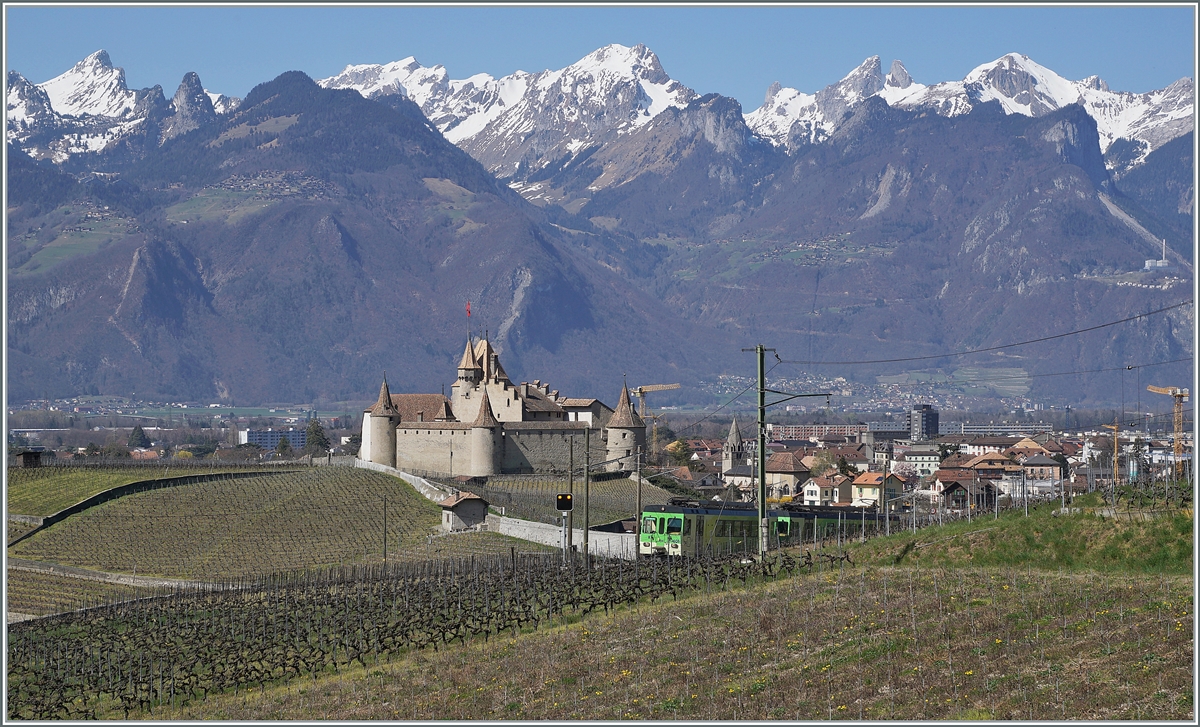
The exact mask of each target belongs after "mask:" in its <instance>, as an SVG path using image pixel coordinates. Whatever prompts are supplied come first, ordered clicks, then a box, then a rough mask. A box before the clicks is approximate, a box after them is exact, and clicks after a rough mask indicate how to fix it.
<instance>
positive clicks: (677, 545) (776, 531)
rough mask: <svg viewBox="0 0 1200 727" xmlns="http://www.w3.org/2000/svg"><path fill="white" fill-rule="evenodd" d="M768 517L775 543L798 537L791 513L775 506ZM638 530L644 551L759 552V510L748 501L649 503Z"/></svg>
mask: <svg viewBox="0 0 1200 727" xmlns="http://www.w3.org/2000/svg"><path fill="white" fill-rule="evenodd" d="M767 521H768V531H767V532H768V536H767V537H769V538H770V545H771V547H779V546H780V545H789V544H790V543H791V541H792V540H793V538H794V535H793V532H792V527H791V516H790V515H789V514H788V513H785V512H781V511H778V510H771V511H768V513H767ZM638 530H639V532H638V552H639V553H640V554H642V555H671V556H697V555H702V554H706V553H742V552H746V553H757V552H758V537H759V529H758V511H757V510H756V509H752V508H747V507H746V505H745V504H744V503H733V504H726V505H725V506H724V507H722V506H721V505H720V504H716V503H714V504H711V505H710V504H699V503H689V504H687V505H648V506H646V507H645V508H643V510H642V518H641V524H640V526H639V528H638Z"/></svg>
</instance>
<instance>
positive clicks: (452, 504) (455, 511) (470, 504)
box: [438, 490, 488, 532]
mask: <svg viewBox="0 0 1200 727" xmlns="http://www.w3.org/2000/svg"><path fill="white" fill-rule="evenodd" d="M438 504H439V505H441V506H442V529H443V530H445V531H447V532H452V531H455V530H469V529H471V528H473V527H475V526H477V525H480V524H482V523H484V522H486V521H487V511H488V502H487V500H485V499H483V498H482V497H480V496H479V495H476V494H475V493H473V492H467V491H465V490H463V491H461V492H459V493H458V494H457V495H451V496H450V497H447V498H446V499H445V500H442V501H441V502H439V503H438Z"/></svg>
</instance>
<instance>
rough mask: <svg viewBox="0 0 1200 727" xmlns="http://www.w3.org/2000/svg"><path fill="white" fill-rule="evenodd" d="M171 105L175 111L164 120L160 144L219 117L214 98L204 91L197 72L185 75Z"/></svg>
mask: <svg viewBox="0 0 1200 727" xmlns="http://www.w3.org/2000/svg"><path fill="white" fill-rule="evenodd" d="M171 106H172V108H173V109H174V113H173V114H171V115H170V116H168V117H167V118H166V119H165V120H164V121H163V124H162V133H161V134H160V136H159V143H160V144H161V143H162V142H165V141H166V140H168V139H172V138H174V137H176V136H179V135H180V134H186V133H187V132H189V131H193V130H195V129H198V128H200V127H201V126H203V125H205V124H208V123H210V122H213V121H215V120H216V119H217V112H216V110H215V109H214V108H213V103H212V99H210V98H209V97H208V94H207V93H205V92H204V85H203V84H202V83H200V76H198V75H196V73H195V72H189V73H188V74H187V75H185V76H184V77H183V82H182V83H180V84H179V89H178V90H177V91H175V97H174V99H172V101H171Z"/></svg>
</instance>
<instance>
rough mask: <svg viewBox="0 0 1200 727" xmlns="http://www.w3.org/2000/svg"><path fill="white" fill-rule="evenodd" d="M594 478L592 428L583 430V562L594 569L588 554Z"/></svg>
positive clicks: (589, 568) (589, 426) (588, 567)
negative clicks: (589, 517) (589, 520)
mask: <svg viewBox="0 0 1200 727" xmlns="http://www.w3.org/2000/svg"><path fill="white" fill-rule="evenodd" d="M591 478H592V427H591V425H590V424H589V425H588V428H587V429H584V430H583V562H584V563H585V564H586V567H587V569H588V570H591V569H592V559H591V554H590V553H589V552H588V515H589V513H588V509H589V502H588V497H589V495H590V494H591V484H592V482H591Z"/></svg>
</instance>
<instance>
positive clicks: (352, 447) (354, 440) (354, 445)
mask: <svg viewBox="0 0 1200 727" xmlns="http://www.w3.org/2000/svg"><path fill="white" fill-rule="evenodd" d="M361 446H362V435H361V434H351V435H350V441H349V442H347V443H346V451H347V452H349V453H350V454H355V455H356V454H358V449H359V447H361Z"/></svg>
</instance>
